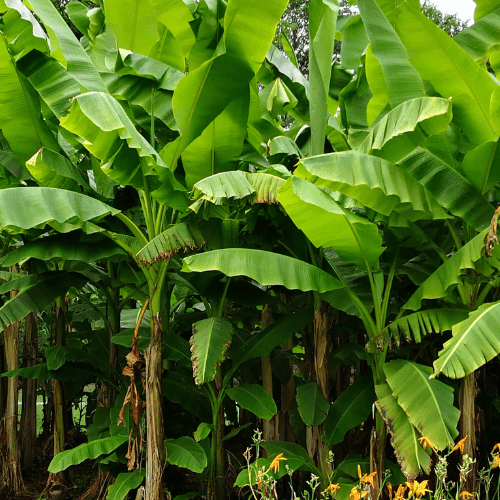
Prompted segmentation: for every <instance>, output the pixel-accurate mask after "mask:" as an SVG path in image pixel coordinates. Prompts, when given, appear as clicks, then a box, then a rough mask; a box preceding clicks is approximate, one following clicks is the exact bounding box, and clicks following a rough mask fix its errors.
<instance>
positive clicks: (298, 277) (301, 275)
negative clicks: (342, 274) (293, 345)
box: [182, 248, 342, 292]
mask: <svg viewBox="0 0 500 500" xmlns="http://www.w3.org/2000/svg"><path fill="white" fill-rule="evenodd" d="M182 271H183V272H204V271H221V272H222V273H224V274H226V275H227V276H248V277H249V278H251V279H253V280H255V281H257V283H259V284H260V285H282V286H285V287H286V288H288V289H289V290H296V289H299V290H302V291H304V292H305V291H309V290H316V291H317V292H326V291H328V290H335V289H337V288H342V284H341V283H340V282H339V281H338V280H336V279H335V278H334V277H333V276H331V275H330V274H328V273H326V272H325V271H322V270H321V269H319V268H317V267H315V266H313V265H311V264H308V263H306V262H303V261H301V260H298V259H294V258H292V257H287V256H285V255H280V254H277V253H273V252H266V251H263V250H252V249H249V248H227V249H223V250H213V251H211V252H205V253H201V254H197V255H191V256H189V257H185V258H184V260H183V265H182Z"/></svg>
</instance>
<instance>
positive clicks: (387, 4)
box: [376, 0, 420, 29]
mask: <svg viewBox="0 0 500 500" xmlns="http://www.w3.org/2000/svg"><path fill="white" fill-rule="evenodd" d="M376 1H377V4H378V6H379V7H380V9H381V10H382V12H383V13H384V16H385V17H386V18H387V19H388V20H389V22H390V23H391V25H392V27H393V28H394V29H397V24H398V11H397V7H398V5H399V4H400V3H401V1H400V0H397V1H393V0H376ZM407 2H408V4H409V5H411V6H412V7H413V8H414V9H419V8H420V2H419V1H418V0H407Z"/></svg>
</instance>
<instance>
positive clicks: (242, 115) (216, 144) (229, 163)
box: [182, 89, 250, 189]
mask: <svg viewBox="0 0 500 500" xmlns="http://www.w3.org/2000/svg"><path fill="white" fill-rule="evenodd" d="M249 98H250V96H249V92H248V89H245V91H243V92H242V93H241V95H239V96H238V97H236V99H234V100H233V101H232V102H231V103H229V105H228V106H227V107H226V109H224V111H222V113H221V114H220V115H219V116H218V117H217V118H215V120H214V121H213V122H212V123H210V125H208V127H207V128H206V129H205V130H204V131H203V132H202V134H201V135H200V136H199V137H198V138H196V139H195V140H194V141H193V142H192V143H191V144H190V145H189V146H188V147H187V148H186V149H185V150H184V152H183V153H182V165H183V167H184V171H185V173H186V176H185V179H186V185H187V187H188V188H189V189H190V188H192V187H193V185H194V184H196V183H197V182H198V181H199V180H201V179H204V178H205V177H208V176H210V175H214V174H216V173H219V172H224V171H226V170H234V169H235V168H236V167H237V165H238V162H237V161H236V158H238V157H239V156H240V155H241V150H242V148H243V141H244V139H245V135H246V132H247V121H248V107H249Z"/></svg>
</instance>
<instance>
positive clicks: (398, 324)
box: [380, 308, 468, 342]
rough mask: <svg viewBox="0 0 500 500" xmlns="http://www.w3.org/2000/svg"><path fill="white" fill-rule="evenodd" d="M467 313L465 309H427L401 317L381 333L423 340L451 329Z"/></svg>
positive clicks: (416, 340)
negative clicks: (427, 336)
mask: <svg viewBox="0 0 500 500" xmlns="http://www.w3.org/2000/svg"><path fill="white" fill-rule="evenodd" d="M467 315H468V312H467V310H465V309H448V308H442V309H427V310H425V311H418V312H416V313H413V314H409V315H408V316H403V317H402V318H399V319H398V320H396V321H394V322H392V323H391V324H390V325H389V326H388V327H387V328H384V330H382V331H381V332H380V334H381V335H384V334H385V335H387V334H388V333H389V332H390V333H391V335H395V336H399V335H400V334H403V335H404V336H405V337H406V338H407V339H408V340H410V339H413V340H414V341H415V342H422V336H424V335H429V334H431V333H443V332H445V331H447V330H451V329H452V327H453V326H454V325H455V324H457V323H459V322H460V321H463V320H464V319H465V318H467Z"/></svg>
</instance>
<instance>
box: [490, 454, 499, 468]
mask: <svg viewBox="0 0 500 500" xmlns="http://www.w3.org/2000/svg"><path fill="white" fill-rule="evenodd" d="M499 466H500V455H495V456H494V457H493V462H492V463H491V468H492V469H496V468H497V467H499Z"/></svg>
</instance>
